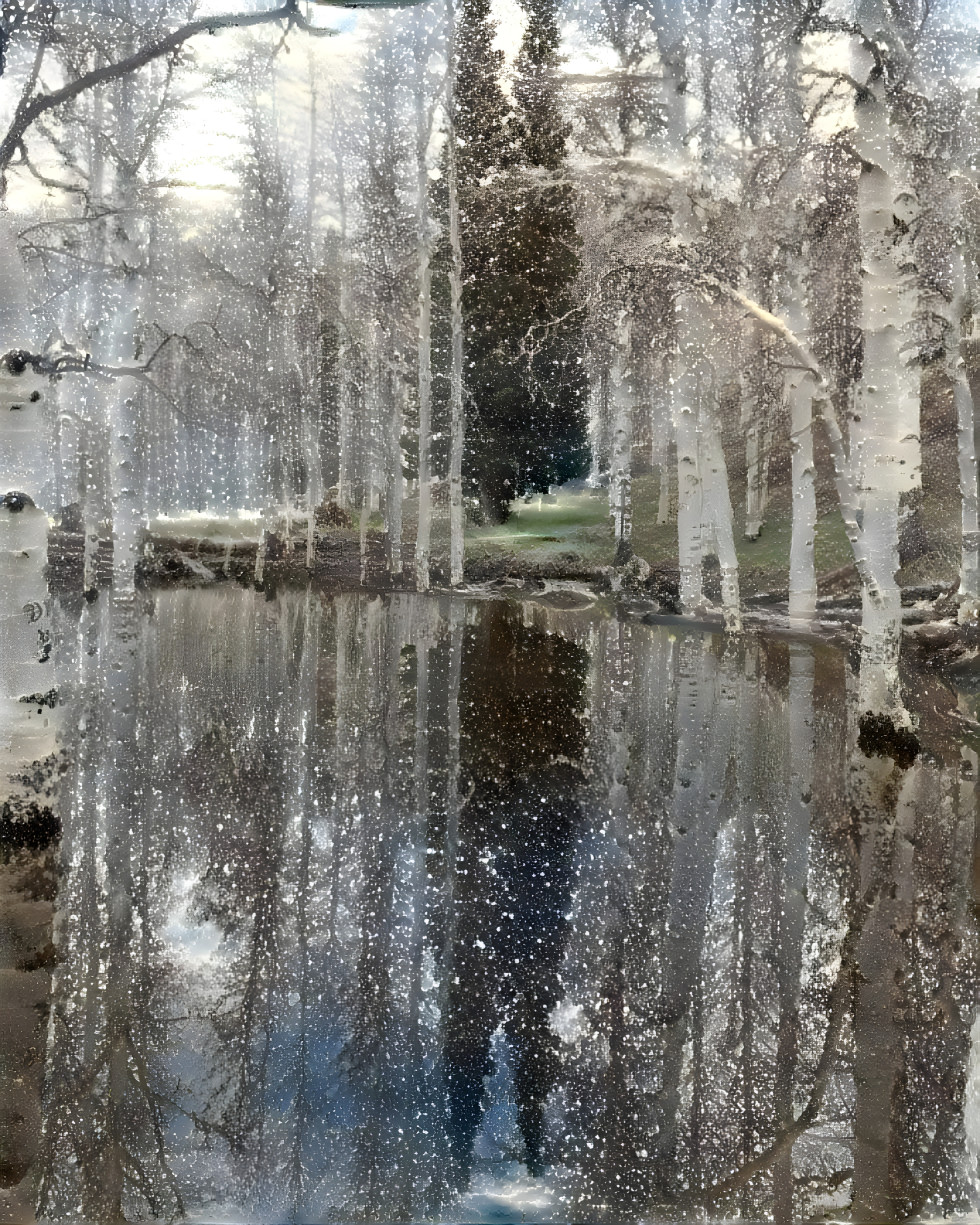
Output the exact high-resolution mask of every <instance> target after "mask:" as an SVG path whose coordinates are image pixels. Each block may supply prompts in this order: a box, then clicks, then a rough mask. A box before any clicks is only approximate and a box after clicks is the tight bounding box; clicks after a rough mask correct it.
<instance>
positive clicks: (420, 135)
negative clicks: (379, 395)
mask: <svg viewBox="0 0 980 1225" xmlns="http://www.w3.org/2000/svg"><path fill="white" fill-rule="evenodd" d="M424 82H425V65H424V60H423V59H422V57H421V56H420V55H418V53H416V79H415V170H416V194H417V197H418V199H417V203H416V208H417V220H418V232H417V243H418V282H419V312H418V328H419V335H418V396H419V511H418V530H417V532H416V536H415V586H416V588H417V590H419V591H428V590H429V565H430V559H431V544H432V261H431V253H430V249H429V247H430V234H429V159H428V151H429V134H430V133H429V129H430V124H429V118H428V113H427V110H426V105H425V90H424Z"/></svg>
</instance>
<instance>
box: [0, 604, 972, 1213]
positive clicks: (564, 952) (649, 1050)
mask: <svg viewBox="0 0 980 1225" xmlns="http://www.w3.org/2000/svg"><path fill="white" fill-rule="evenodd" d="M143 599H144V600H145V602H144V603H142V604H141V605H140V606H139V607H138V608H137V609H135V610H132V609H125V608H118V607H117V608H113V606H112V604H111V602H110V601H109V599H108V598H107V597H105V596H103V598H102V599H101V600H100V601H99V602H97V603H96V604H94V605H91V606H89V605H85V606H83V607H80V608H76V609H73V610H71V609H62V610H60V612H59V617H60V622H59V624H60V630H59V640H60V643H61V668H62V676H63V681H62V684H61V692H62V701H63V709H62V718H63V728H64V730H63V739H64V743H65V747H66V748H67V757H66V761H67V769H66V773H65V774H64V776H63V779H62V785H61V800H60V813H61V821H62V836H61V840H60V845H59V847H58V852H57V853H58V855H59V856H60V863H61V870H60V877H59V879H58V887H57V896H56V899H55V901H54V916H53V923H52V929H51V930H52V940H53V945H54V950H55V952H54V955H53V956H51V957H49V958H48V959H47V963H41V964H39V965H37V966H34V967H33V968H31V967H28V968H29V969H31V973H32V974H33V975H35V976H37V975H42V976H46V977H45V978H44V982H45V984H47V983H50V991H49V998H48V1007H47V1009H46V1010H45V1011H44V1012H43V1014H42V1020H43V1024H42V1025H40V1026H39V1027H38V1028H39V1034H40V1037H39V1039H38V1051H37V1054H36V1061H37V1062H38V1064H39V1066H40V1068H41V1069H42V1070H41V1071H39V1072H38V1074H37V1077H36V1080H37V1084H38V1086H39V1091H38V1096H39V1105H38V1107H37V1109H38V1115H37V1117H38V1119H39V1123H38V1126H37V1136H36V1138H35V1142H34V1144H33V1149H32V1150H31V1162H30V1169H29V1170H27V1171H26V1172H25V1170H24V1169H21V1168H20V1167H17V1168H16V1169H15V1168H14V1167H16V1166H17V1162H16V1160H15V1161H14V1166H13V1167H11V1170H13V1172H12V1173H10V1174H9V1177H8V1178H7V1185H8V1187H9V1186H10V1185H12V1183H14V1182H17V1180H18V1179H22V1181H21V1182H20V1183H19V1184H18V1186H19V1191H18V1194H19V1196H20V1201H19V1202H21V1203H22V1204H24V1203H29V1204H32V1211H34V1212H36V1213H37V1215H38V1216H39V1217H40V1218H42V1219H44V1220H50V1221H53V1222H79V1221H92V1222H117V1221H123V1220H126V1221H169V1220H180V1219H190V1220H193V1221H211V1222H215V1221H243V1222H244V1221H249V1222H267V1223H271V1222H284V1221H290V1222H314V1221H355V1220H357V1221H396V1220H397V1221H422V1220H445V1221H495V1220H515V1221H519V1220H529V1221H602V1222H605V1221H609V1222H613V1221H637V1220H644V1219H646V1220H649V1219H663V1220H677V1219H680V1218H683V1217H688V1216H689V1217H698V1218H701V1219H704V1218H718V1217H740V1218H744V1219H760V1218H772V1217H775V1218H776V1219H778V1220H783V1221H789V1220H792V1219H800V1218H806V1217H810V1216H812V1215H813V1214H822V1213H824V1212H831V1213H832V1214H834V1215H838V1216H839V1215H850V1216H852V1217H854V1218H859V1219H875V1220H883V1219H895V1218H900V1217H906V1216H909V1215H912V1214H918V1213H921V1214H925V1215H929V1214H933V1215H935V1214H939V1213H944V1212H945V1213H950V1212H959V1211H967V1210H969V1209H971V1208H976V1207H977V1206H978V1205H980V1181H978V1171H977V1161H978V1155H980V1024H975V1021H976V1017H977V1013H978V1008H977V1004H978V999H977V952H978V944H977V937H976V923H975V896H976V895H975V892H974V879H973V872H974V844H975V837H976V828H975V827H976V793H975V785H976V774H977V752H976V750H977V745H976V741H975V739H971V735H972V733H970V732H969V731H966V730H964V731H963V732H962V734H961V732H960V731H959V730H958V729H960V728H963V729H966V728H968V727H969V724H968V723H967V722H966V721H964V719H963V718H962V712H964V711H967V710H968V705H967V699H965V698H963V697H961V696H959V695H957V694H956V693H955V692H953V691H952V690H950V689H948V688H947V687H946V686H944V685H943V684H941V683H940V682H938V681H936V680H924V679H922V678H914V677H910V678H907V683H906V690H907V693H908V694H909V697H908V701H909V707H910V710H912V711H913V713H914V714H915V715H916V716H917V718H918V720H919V725H920V726H919V732H918V734H919V739H920V742H921V747H920V751H919V752H918V754H917V755H916V756H915V758H914V760H913V761H911V762H909V761H908V760H907V758H905V757H903V760H902V761H901V762H896V761H895V760H893V758H892V757H888V756H876V755H872V756H867V755H866V752H865V751H863V750H862V747H861V744H860V743H859V735H858V730H857V721H858V715H859V713H860V712H858V711H857V710H856V709H855V708H854V705H853V694H854V692H855V678H854V676H853V670H852V667H851V663H850V661H849V660H848V659H847V658H846V657H845V655H844V654H842V653H840V652H838V651H836V650H834V649H831V648H830V647H827V646H819V645H817V646H815V645H813V644H812V643H806V642H796V641H790V640H765V639H758V638H747V639H745V640H744V641H732V640H726V639H724V638H722V637H721V636H719V635H713V634H711V633H708V632H692V631H681V630H680V629H679V628H677V627H672V626H665V625H646V624H643V623H642V622H639V621H636V620H627V619H622V618H621V617H618V616H617V615H616V613H615V610H612V609H610V608H606V607H604V606H602V605H601V604H596V603H590V602H589V601H588V600H587V599H585V598H577V597H569V596H568V595H567V594H566V595H564V596H560V597H557V598H555V597H551V596H545V597H542V598H539V599H536V600H534V599H523V600H517V599H513V600H510V599H504V598H493V599H489V598H488V599H479V600H478V599H471V600H464V599H450V598H448V597H436V596H432V597H417V596H408V595H393V596H388V597H379V596H368V595H360V594H348V595H339V596H338V595H324V594H322V593H319V592H315V591H291V592H284V593H279V594H275V595H265V596H264V595H262V594H258V593H256V592H254V591H249V590H243V589H236V588H231V587H226V588H224V589H222V590H206V591H190V590H182V591H166V592H158V593H155V594H153V595H151V596H147V597H143ZM864 748H865V749H867V745H866V744H865V746H864ZM900 756H902V755H901V754H900ZM45 989H47V987H46V988H45ZM44 1018H46V1020H44ZM3 1036H4V1035H3V1034H2V1033H0V1039H2V1038H3ZM8 1045H9V1042H8ZM17 1058H19V1055H18V1052H16V1051H12V1052H8V1058H7V1064H6V1066H8V1067H9V1066H12V1062H11V1061H13V1063H16V1060H17ZM7 1147H8V1149H9V1147H10V1141H9V1137H8V1141H7ZM27 1147H28V1148H30V1147H31V1146H30V1144H28V1145H27ZM8 1164H9V1162H8ZM6 1168H7V1167H6V1166H5V1169H6ZM8 1202H10V1203H12V1202H14V1201H13V1200H10V1201H8ZM10 1211H13V1210H12V1209H11V1210H10ZM10 1219H14V1218H12V1217H11V1218H10Z"/></svg>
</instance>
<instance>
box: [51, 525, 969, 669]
mask: <svg viewBox="0 0 980 1225" xmlns="http://www.w3.org/2000/svg"><path fill="white" fill-rule="evenodd" d="M82 553H83V540H82V536H81V533H78V532H69V531H65V530H64V529H63V528H54V529H53V530H52V531H51V533H50V535H49V544H48V581H49V585H50V588H51V592H52V594H54V595H68V594H76V595H77V594H78V593H80V592H81V590H82V586H83V563H82ZM256 554H257V545H256V543H255V542H254V541H248V540H237V541H230V540H229V541H222V540H211V539H207V538H202V537H197V536H195V537H186V538H180V537H159V536H152V535H148V536H147V538H146V542H145V552H144V555H143V557H142V559H141V560H140V562H139V563H138V567H137V579H138V582H139V583H140V585H141V586H143V587H144V588H151V589H152V588H158V587H171V586H174V587H184V586H192V587H193V586H200V585H209V584H211V583H218V582H223V581H224V582H229V581H230V582H237V583H242V584H246V585H250V586H251V585H254V581H253V580H254V576H255V566H256ZM410 555H411V550H410V549H408V548H404V549H403V556H405V557H407V558H410ZM306 557H307V553H306V542H305V540H298V539H291V540H283V539H281V538H280V537H278V536H276V535H275V534H271V533H270V534H269V535H268V536H267V548H266V556H265V558H264V561H263V569H264V575H263V582H262V584H261V585H260V586H261V589H262V590H265V591H267V592H272V591H274V590H276V589H277V588H278V587H279V586H283V585H286V586H289V585H295V584H306V583H308V582H309V581H310V580H313V581H314V582H316V583H317V584H322V585H324V586H326V587H334V588H336V589H337V590H361V591H364V590H366V591H375V592H384V591H393V590H409V591H411V590H414V588H415V575H414V568H413V566H412V563H411V560H407V561H406V563H405V565H404V566H403V569H402V571H401V574H400V576H398V577H397V578H393V577H392V575H391V574H390V572H389V569H388V562H387V539H386V537H385V535H384V533H383V532H381V531H378V530H376V529H372V530H370V531H368V532H367V533H366V536H365V549H364V552H363V555H362V552H361V546H360V540H359V539H358V538H357V537H355V536H354V535H353V534H351V533H349V532H344V531H336V532H333V531H326V532H318V534H317V537H316V549H315V560H314V565H313V566H312V568H308V567H307V565H306ZM711 560H712V559H709V560H708V564H707V566H706V573H705V583H704V589H705V595H706V597H707V599H708V601H709V602H712V603H713V604H715V605H717V604H718V603H719V602H720V599H721V581H720V571H719V570H718V567H717V565H714V566H712V565H711ZM111 573H112V546H111V542H110V541H107V540H106V541H101V542H100V548H99V552H98V556H97V558H96V565H95V584H96V588H103V587H108V586H109V584H110V581H111ZM767 577H771V576H767V575H761V574H759V575H754V576H753V578H754V579H755V580H758V582H761V584H762V586H763V587H765V582H764V580H765V578H767ZM464 578H465V581H466V583H467V585H468V586H470V587H471V588H472V587H473V586H474V585H476V586H477V587H478V588H479V589H480V591H482V592H488V591H490V592H493V591H500V592H507V593H510V594H512V595H519V594H522V593H523V594H532V593H533V592H535V591H537V592H541V591H543V590H545V589H546V588H547V587H548V586H549V585H550V584H552V583H574V584H581V585H584V586H585V587H587V588H588V589H589V590H590V591H591V592H592V593H593V595H595V596H596V597H600V596H601V597H606V598H613V599H615V600H616V602H617V603H618V604H619V605H620V606H622V607H625V608H626V609H628V610H629V611H631V612H633V613H638V614H639V615H641V616H642V615H646V614H650V615H652V616H667V617H673V618H678V619H679V620H681V621H682V622H683V623H685V624H690V625H693V624H695V623H704V624H705V625H706V626H708V627H710V628H720V627H721V614H720V611H717V610H716V609H715V608H710V607H709V608H707V609H706V610H705V612H704V614H703V616H698V617H693V618H692V617H684V618H681V617H680V606H679V582H680V575H679V572H678V570H677V567H676V564H674V562H673V561H668V562H666V563H665V562H660V563H656V564H654V565H653V566H650V565H648V564H647V563H646V562H645V561H642V560H641V559H639V558H635V559H634V560H633V561H632V562H630V563H628V564H627V565H626V566H619V567H617V566H613V565H609V564H602V563H597V562H594V561H587V560H585V559H583V558H582V557H580V556H578V555H577V554H576V553H574V552H565V553H560V554H558V555H557V556H552V557H549V558H548V559H547V560H536V559H532V558H528V557H527V556H521V555H519V554H516V553H505V554H490V553H485V554H484V555H483V556H482V557H473V556H470V557H468V558H467V559H466V564H465V570H464ZM448 579H449V565H448V558H447V557H440V556H438V555H434V556H433V559H432V566H431V583H432V587H433V589H436V590H438V589H442V588H446V587H447V586H448ZM758 582H756V583H755V584H754V585H757V586H758ZM817 590H818V599H817V617H816V620H815V621H814V622H813V623H812V624H810V625H808V626H806V627H801V626H800V625H799V624H791V623H790V621H789V617H788V608H787V601H788V595H789V593H788V591H787V590H785V589H780V588H772V589H768V590H766V589H763V590H756V591H754V592H752V593H751V594H748V595H746V596H745V597H744V598H743V601H742V604H743V617H744V622H745V625H746V628H747V629H748V630H749V631H750V632H752V631H754V632H763V633H767V632H768V633H786V632H791V633H793V634H794V635H802V636H804V637H818V638H820V639H823V640H830V641H832V642H836V643H837V644H839V645H841V646H842V647H843V648H845V649H849V648H850V647H851V646H852V644H853V642H854V641H855V640H856V638H857V635H858V630H859V625H860V619H861V595H860V590H859V585H858V577H857V571H856V569H855V567H854V566H853V565H847V566H843V567H841V568H840V569H837V570H833V571H830V572H828V573H826V574H822V575H820V576H819V577H818V580H817ZM86 594H87V596H88V598H89V599H93V598H96V591H95V590H91V591H89V592H87V593H86ZM471 594H473V592H472V591H471ZM902 605H903V623H904V627H905V646H904V650H905V654H906V656H907V657H909V658H910V659H913V660H915V661H916V662H917V663H918V664H919V665H920V666H921V667H923V668H927V669H930V670H938V671H940V672H943V673H947V674H948V675H949V678H950V681H951V683H953V684H955V685H956V686H958V687H960V688H965V689H967V690H971V691H972V690H975V689H976V688H977V686H978V684H980V624H978V623H970V624H966V625H960V624H958V622H957V620H956V614H957V602H956V589H955V587H952V588H951V587H949V586H948V585H947V586H944V585H943V584H940V583H933V584H928V585H915V586H905V587H903V589H902Z"/></svg>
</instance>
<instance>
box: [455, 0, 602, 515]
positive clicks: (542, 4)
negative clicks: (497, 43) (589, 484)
mask: <svg viewBox="0 0 980 1225" xmlns="http://www.w3.org/2000/svg"><path fill="white" fill-rule="evenodd" d="M527 7H528V26H527V30H526V32H525V37H524V41H523V44H522V47H521V51H520V56H519V59H518V63H517V74H516V80H515V85H514V96H515V100H516V103H517V113H514V111H513V110H512V108H511V107H510V105H509V103H508V101H507V98H506V96H505V94H504V92H503V88H502V85H501V79H500V78H501V72H502V68H503V55H502V53H501V52H500V51H497V50H495V49H494V47H493V37H494V33H495V27H494V23H493V21H492V20H491V15H490V3H489V0H463V3H462V4H461V5H460V9H459V25H458V68H457V78H456V93H455V105H456V133H457V145H458V162H457V170H458V176H459V196H460V212H461V223H462V247H463V273H464V288H463V311H464V326H465V341H466V356H465V379H466V392H467V412H468V423H467V439H466V465H465V477H466V483H467V489H468V492H469V493H470V494H471V496H472V495H474V494H475V495H478V496H479V498H480V502H481V505H482V508H483V513H484V514H485V515H486V517H487V518H489V519H492V520H495V521H502V520H503V519H505V518H506V516H507V512H508V504H509V503H510V501H511V500H512V499H514V498H516V497H519V496H521V495H523V494H526V493H530V492H532V491H541V492H545V491H547V489H548V487H549V486H550V485H553V484H560V483H561V482H563V481H566V480H569V479H571V478H573V477H576V476H580V475H581V474H582V473H584V471H585V470H586V468H587V464H588V455H587V440H586V423H585V413H584V403H585V378H584V372H583V367H582V365H581V361H580V354H581V351H582V338H581V323H580V321H578V320H577V318H576V316H575V315H574V314H573V315H572V316H571V317H570V319H568V320H565V321H563V322H558V321H559V320H561V319H562V317H563V316H565V315H567V314H568V312H570V311H573V309H574V305H575V301H574V287H575V284H576V280H577V277H578V270H579V259H578V240H577V235H576V231H575V218H574V198H573V194H572V192H571V189H570V188H569V187H568V186H567V183H566V182H565V170H564V163H565V141H566V138H567V135H568V126H567V125H566V123H565V122H564V120H563V118H562V113H561V109H562V108H561V98H560V91H559V85H558V80H557V67H558V62H559V59H558V44H559V29H558V20H557V10H558V5H557V0H529V2H528V6H527ZM443 330H444V327H443V328H440V327H438V325H437V331H439V332H441V331H443ZM437 343H438V342H437ZM440 348H442V351H443V352H442V356H443V362H441V363H440V364H444V363H445V347H444V346H440ZM437 360H438V359H437ZM435 391H436V395H437V397H438V398H440V399H442V398H443V396H444V393H445V379H444V378H442V379H439V380H438V382H437V385H436V389H435Z"/></svg>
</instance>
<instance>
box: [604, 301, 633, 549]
mask: <svg viewBox="0 0 980 1225" xmlns="http://www.w3.org/2000/svg"><path fill="white" fill-rule="evenodd" d="M630 332H631V328H630V318H629V314H628V312H627V311H625V310H623V311H620V312H619V316H618V318H617V320H616V334H615V353H614V356H613V362H612V368H611V369H610V371H609V399H610V401H611V407H612V453H611V455H610V465H609V466H610V472H609V478H610V479H609V513H610V514H611V515H612V518H613V523H614V525H615V534H616V544H617V550H616V561H617V563H619V564H622V563H623V562H626V561H628V560H629V558H630V554H631V551H632V544H631V539H632V535H633V506H632V477H631V465H632V452H633V389H632V386H631V384H630V371H629V362H630Z"/></svg>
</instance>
